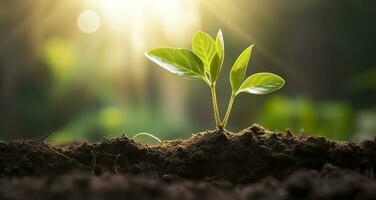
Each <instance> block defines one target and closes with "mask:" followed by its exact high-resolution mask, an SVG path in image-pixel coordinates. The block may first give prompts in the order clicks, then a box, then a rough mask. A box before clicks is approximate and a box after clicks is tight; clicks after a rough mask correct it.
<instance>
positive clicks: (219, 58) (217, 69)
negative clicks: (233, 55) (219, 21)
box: [210, 30, 225, 83]
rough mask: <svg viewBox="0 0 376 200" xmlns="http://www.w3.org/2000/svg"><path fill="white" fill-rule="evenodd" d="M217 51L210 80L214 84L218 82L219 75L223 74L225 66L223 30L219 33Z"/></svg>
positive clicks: (216, 41)
mask: <svg viewBox="0 0 376 200" xmlns="http://www.w3.org/2000/svg"><path fill="white" fill-rule="evenodd" d="M215 49H216V54H215V55H214V57H213V59H212V61H211V63H210V79H211V82H212V83H214V82H216V81H217V79H218V77H219V74H220V73H221V69H222V64H223V58H224V51H225V46H224V42H223V36H222V31H221V30H219V31H218V34H217V37H216V39H215Z"/></svg>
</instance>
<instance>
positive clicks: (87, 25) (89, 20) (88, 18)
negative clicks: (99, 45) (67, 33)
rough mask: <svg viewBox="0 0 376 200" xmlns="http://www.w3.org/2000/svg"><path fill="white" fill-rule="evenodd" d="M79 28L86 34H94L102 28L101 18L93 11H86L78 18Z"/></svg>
mask: <svg viewBox="0 0 376 200" xmlns="http://www.w3.org/2000/svg"><path fill="white" fill-rule="evenodd" d="M77 26H78V28H79V29H80V31H82V32H84V33H94V32H96V31H97V30H98V28H99V26H100V17H99V15H98V14H97V13H96V12H94V11H92V10H85V11H83V12H82V13H81V14H80V15H79V16H78V18H77Z"/></svg>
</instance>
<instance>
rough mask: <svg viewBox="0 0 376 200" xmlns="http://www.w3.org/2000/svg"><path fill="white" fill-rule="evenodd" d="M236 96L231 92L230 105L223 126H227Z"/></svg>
mask: <svg viewBox="0 0 376 200" xmlns="http://www.w3.org/2000/svg"><path fill="white" fill-rule="evenodd" d="M235 96H236V95H235V94H231V97H230V101H229V103H228V106H227V111H226V115H225V118H224V119H223V122H222V123H221V127H222V128H225V127H226V124H227V121H228V118H229V117H230V113H231V108H232V104H233V103H234V99H235Z"/></svg>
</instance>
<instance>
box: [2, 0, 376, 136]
mask: <svg viewBox="0 0 376 200" xmlns="http://www.w3.org/2000/svg"><path fill="white" fill-rule="evenodd" d="M375 19H376V1H372V0H368V1H367V0H363V1H359V0H331V1H327V0H306V1H301V0H285V1H280V0H237V1H232V0H137V1H136V0H83V1H77V0H64V1H47V0H33V1H23V0H2V1H0V137H1V139H3V140H8V139H15V138H37V137H42V136H46V135H50V138H51V139H53V140H54V141H57V142H63V141H69V140H74V139H84V140H89V141H96V140H98V139H100V138H102V137H104V136H110V137H112V136H118V135H120V134H122V133H126V134H127V135H128V136H132V135H134V134H136V133H138V132H151V133H154V134H155V135H157V136H159V137H160V138H162V139H176V138H180V137H187V136H189V135H190V134H191V133H193V132H198V131H203V130H206V129H213V128H214V127H215V125H214V119H213V114H212V105H211V99H210V92H209V89H208V88H207V86H205V84H204V83H203V82H201V81H188V80H184V79H181V78H179V77H175V76H173V75H172V74H170V73H168V72H167V71H165V70H163V69H162V68H160V67H157V66H156V65H155V64H153V63H152V62H150V61H149V60H147V59H146V58H145V57H144V54H143V53H144V52H145V51H146V50H147V49H149V48H153V47H157V46H175V47H186V48H190V46H191V38H192V36H193V34H194V33H195V32H196V31H198V30H203V31H205V32H208V33H209V34H211V35H212V36H214V35H215V34H216V32H217V31H218V29H222V31H223V34H224V40H225V54H226V56H225V62H224V68H223V71H222V75H221V77H220V81H219V83H218V95H219V103H220V110H221V111H222V115H223V114H224V111H225V106H226V105H227V101H228V98H229V95H230V90H231V88H230V85H229V78H228V72H229V70H230V67H231V66H232V64H233V62H234V61H235V59H236V57H237V56H238V55H239V54H240V52H241V51H242V50H243V49H245V48H246V47H247V46H249V45H250V44H254V45H255V48H254V51H253V55H252V58H251V62H250V65H249V68H248V74H251V73H255V72H261V71H270V72H273V73H276V74H280V75H281V76H282V77H284V78H285V80H286V85H285V87H284V88H283V89H282V90H280V91H279V92H277V93H273V94H271V95H266V96H252V95H241V96H239V97H238V98H237V99H236V100H235V105H234V108H233V112H232V114H231V116H230V120H229V125H228V129H229V130H232V131H238V130H241V129H243V128H246V127H248V126H250V125H251V124H252V123H259V124H261V125H263V126H265V127H267V128H268V129H270V130H273V131H274V130H278V131H283V130H285V129H286V128H290V129H292V130H293V131H294V132H295V133H299V132H303V133H304V134H307V135H323V136H327V137H329V138H331V139H339V140H359V139H363V138H373V137H375V135H376V103H375V102H376V59H375V58H374V56H375V53H376V37H375V36H376V20H375Z"/></svg>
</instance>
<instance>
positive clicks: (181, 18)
mask: <svg viewBox="0 0 376 200" xmlns="http://www.w3.org/2000/svg"><path fill="white" fill-rule="evenodd" d="M88 2H89V5H91V6H94V7H95V8H97V9H98V12H100V14H101V16H103V20H105V21H106V23H107V24H108V25H109V26H110V28H111V29H112V30H113V31H115V32H121V33H129V34H138V35H143V34H144V33H145V32H146V30H149V29H153V28H156V29H159V30H162V33H163V34H165V35H168V37H167V38H168V39H170V37H171V36H172V37H174V38H173V39H180V38H183V36H185V34H186V31H187V30H196V29H198V28H199V27H197V26H199V24H200V18H199V13H198V5H197V4H198V3H197V1H196V0H173V1H171V0H88Z"/></svg>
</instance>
